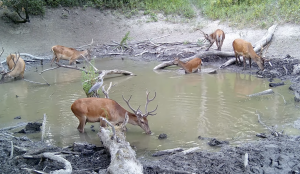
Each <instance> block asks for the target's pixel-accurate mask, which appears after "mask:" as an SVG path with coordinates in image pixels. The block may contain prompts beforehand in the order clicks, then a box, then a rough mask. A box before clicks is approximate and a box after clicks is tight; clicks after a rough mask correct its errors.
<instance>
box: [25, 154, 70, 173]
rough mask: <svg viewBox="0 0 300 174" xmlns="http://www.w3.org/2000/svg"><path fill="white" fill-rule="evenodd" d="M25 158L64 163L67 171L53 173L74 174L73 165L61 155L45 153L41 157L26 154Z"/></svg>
mask: <svg viewBox="0 0 300 174" xmlns="http://www.w3.org/2000/svg"><path fill="white" fill-rule="evenodd" d="M23 158H49V159H51V160H53V161H57V162H60V163H63V164H64V166H65V167H64V168H65V169H60V170H56V171H53V172H51V173H52V174H71V173H72V165H71V163H70V162H69V161H68V160H66V159H64V158H63V157H61V156H59V155H55V154H54V153H50V152H45V153H42V154H40V155H26V154H24V155H23ZM23 169H25V170H27V171H36V170H33V169H28V168H23ZM37 172H41V173H44V172H42V171H37Z"/></svg>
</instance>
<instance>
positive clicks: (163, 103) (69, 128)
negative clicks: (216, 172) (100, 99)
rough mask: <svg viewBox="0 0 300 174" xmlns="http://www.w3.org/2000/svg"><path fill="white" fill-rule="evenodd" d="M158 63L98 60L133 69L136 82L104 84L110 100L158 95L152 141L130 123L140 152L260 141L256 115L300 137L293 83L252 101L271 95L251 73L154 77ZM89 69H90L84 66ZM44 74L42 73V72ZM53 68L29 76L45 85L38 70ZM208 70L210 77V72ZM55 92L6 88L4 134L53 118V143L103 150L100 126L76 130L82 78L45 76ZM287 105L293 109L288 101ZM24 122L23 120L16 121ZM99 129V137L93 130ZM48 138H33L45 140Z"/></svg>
mask: <svg viewBox="0 0 300 174" xmlns="http://www.w3.org/2000/svg"><path fill="white" fill-rule="evenodd" d="M155 65H157V62H139V61H130V60H124V61H122V60H112V59H108V58H107V59H102V60H97V61H96V66H97V67H98V68H99V69H124V70H130V71H132V72H134V73H135V74H137V76H131V77H128V76H120V75H111V76H107V77H106V78H105V80H104V84H106V85H108V84H109V82H113V84H116V85H115V86H114V87H113V88H112V89H111V91H110V98H111V99H114V100H116V101H117V102H119V103H120V105H121V106H123V107H124V108H126V109H128V107H127V106H126V104H125V102H124V101H123V100H122V95H124V97H125V98H128V97H129V96H130V95H132V99H131V102H130V103H131V106H133V107H134V108H137V107H138V106H139V105H141V106H142V107H143V106H144V104H145V100H146V96H145V91H146V90H148V91H150V97H151V96H152V95H153V94H154V91H156V93H157V97H156V99H155V100H154V101H153V102H151V103H150V104H149V106H148V110H151V109H154V108H155V106H156V105H158V110H157V115H155V116H149V118H148V120H149V124H150V128H151V130H152V132H153V134H152V135H150V136H149V135H145V134H144V133H143V130H142V129H141V128H139V127H137V126H132V125H128V133H127V140H128V141H129V142H130V143H131V145H134V146H136V147H137V149H138V152H139V154H143V153H144V152H145V150H163V149H169V148H175V147H194V146H199V147H200V148H202V149H206V148H208V146H207V141H204V140H199V139H198V138H197V137H198V136H202V137H214V138H218V139H220V140H229V141H230V142H231V143H232V144H238V143H241V142H244V141H248V140H253V139H255V134H256V133H260V132H267V130H266V128H265V127H263V126H262V125H261V124H259V123H258V121H257V120H258V119H257V114H259V115H260V117H261V120H262V121H263V122H264V123H265V124H266V125H268V126H274V125H275V126H277V129H278V130H285V132H286V133H288V134H299V131H298V130H297V129H295V128H293V126H294V124H296V123H297V122H298V121H299V120H297V119H298V118H297V117H298V115H297V114H298V113H299V109H298V108H297V107H295V104H294V101H293V95H292V93H291V92H290V91H289V90H288V85H285V86H281V87H277V88H275V89H274V91H275V93H276V94H274V95H267V96H262V97H254V98H248V97H247V95H249V94H252V93H256V92H260V91H262V90H266V89H268V81H266V80H264V79H258V78H255V77H254V76H251V75H244V74H235V73H225V72H223V73H222V72H221V73H219V74H215V75H209V74H206V73H197V74H190V75H184V74H182V73H178V71H177V69H178V68H177V67H174V68H170V69H168V70H165V71H159V72H154V71H153V70H152V69H153V67H154V66H155ZM79 66H83V65H79ZM36 68H37V69H36ZM46 68H49V67H48V66H44V67H40V66H37V67H35V66H32V67H31V68H30V69H29V70H27V71H26V74H25V78H26V79H28V80H34V81H40V82H43V79H42V78H41V77H40V76H39V75H38V74H37V73H36V72H35V71H36V70H37V71H38V72H40V71H42V70H43V69H46ZM205 68H206V67H204V69H203V71H205ZM43 76H44V78H45V79H46V80H47V81H48V82H49V83H50V84H51V86H43V85H38V84H33V83H28V82H26V81H21V80H19V81H14V82H11V83H5V84H1V88H0V89H1V90H0V98H1V100H0V111H1V112H0V128H3V127H7V126H11V125H15V124H16V123H18V122H29V121H30V122H32V121H41V119H42V118H43V115H44V113H46V115H47V124H46V141H47V142H48V143H52V144H55V145H59V146H67V145H70V144H71V143H73V142H74V141H88V142H89V143H94V144H97V145H100V142H99V139H98V137H97V135H96V133H97V131H98V125H99V124H97V123H93V124H92V123H88V124H87V125H86V126H85V131H86V133H84V134H80V133H79V132H78V131H77V129H76V128H77V126H78V120H77V118H76V117H75V116H74V115H73V113H72V112H71V110H70V106H71V104H72V103H73V102H74V101H75V100H76V99H78V98H81V97H85V94H84V93H83V91H82V88H81V72H79V71H75V70H71V69H63V68H60V69H56V70H53V71H47V72H45V73H43ZM284 101H286V104H285V103H284ZM16 116H21V118H22V119H20V120H16V119H14V117H16ZM91 125H94V126H95V128H94V129H95V130H96V131H95V132H94V131H92V129H91V128H90V127H91ZM161 133H166V134H167V135H168V138H167V139H165V140H159V139H158V135H159V134H161ZM40 136H41V134H39V133H38V134H32V135H30V137H33V138H38V139H39V138H40Z"/></svg>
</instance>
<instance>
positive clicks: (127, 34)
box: [120, 31, 130, 49]
mask: <svg viewBox="0 0 300 174" xmlns="http://www.w3.org/2000/svg"><path fill="white" fill-rule="evenodd" d="M129 34H130V31H128V32H127V33H126V34H125V36H124V37H123V38H122V40H121V42H120V46H121V47H122V49H124V47H126V46H127V41H128V40H130V38H129Z"/></svg>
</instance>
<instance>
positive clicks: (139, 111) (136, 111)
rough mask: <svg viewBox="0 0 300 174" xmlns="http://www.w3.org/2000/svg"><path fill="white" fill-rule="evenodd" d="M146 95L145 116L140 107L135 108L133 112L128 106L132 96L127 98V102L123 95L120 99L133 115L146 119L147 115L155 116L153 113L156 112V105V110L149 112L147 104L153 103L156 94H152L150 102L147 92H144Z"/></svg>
mask: <svg viewBox="0 0 300 174" xmlns="http://www.w3.org/2000/svg"><path fill="white" fill-rule="evenodd" d="M146 95H147V100H146V104H145V111H146V113H145V114H143V113H142V111H141V110H140V107H141V105H140V106H139V107H138V108H137V110H134V109H133V108H132V107H131V106H130V104H129V101H130V99H131V97H132V95H131V96H130V97H129V99H128V100H126V99H125V98H124V96H123V95H122V97H123V100H124V101H125V102H126V103H127V105H128V107H129V108H130V109H131V110H132V111H133V112H134V114H135V115H137V116H141V117H147V116H148V115H156V113H153V112H155V111H156V110H157V108H158V105H157V106H156V108H155V109H154V110H153V111H150V112H148V111H147V107H148V104H149V102H151V101H153V100H154V99H155V97H156V92H155V94H154V97H153V98H152V99H150V100H149V92H148V91H147V92H146Z"/></svg>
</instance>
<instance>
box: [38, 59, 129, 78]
mask: <svg viewBox="0 0 300 174" xmlns="http://www.w3.org/2000/svg"><path fill="white" fill-rule="evenodd" d="M56 65H57V67H53V68H48V69H45V70H43V71H41V72H40V74H42V73H44V72H46V71H50V70H54V69H57V68H60V67H62V68H69V69H75V70H79V71H83V72H85V73H88V71H87V70H85V69H82V68H79V67H77V66H69V65H62V64H60V63H57V62H56ZM102 71H105V72H106V74H122V75H130V76H135V74H134V73H132V72H130V71H126V70H119V69H114V70H97V71H95V73H96V74H101V73H102Z"/></svg>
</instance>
